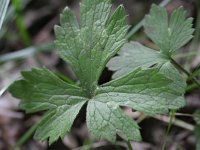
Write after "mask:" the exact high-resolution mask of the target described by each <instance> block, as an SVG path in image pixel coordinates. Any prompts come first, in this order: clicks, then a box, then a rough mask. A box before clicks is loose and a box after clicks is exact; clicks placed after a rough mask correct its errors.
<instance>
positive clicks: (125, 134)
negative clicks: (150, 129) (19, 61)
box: [10, 0, 185, 144]
mask: <svg viewBox="0 0 200 150" xmlns="http://www.w3.org/2000/svg"><path fill="white" fill-rule="evenodd" d="M80 9H81V11H80V12H81V15H80V16H81V18H80V23H78V22H77V19H76V17H75V16H74V15H73V13H72V12H71V11H70V10H69V9H68V8H67V9H65V10H64V12H63V14H62V15H61V17H60V22H61V26H56V27H55V33H56V42H55V43H56V45H57V48H58V49H59V54H60V56H61V57H62V58H63V59H64V60H65V61H66V62H67V63H69V64H70V65H71V67H72V69H73V70H74V72H75V74H76V75H77V77H78V79H79V80H80V85H79V86H76V85H72V84H69V83H67V82H66V81H64V80H62V79H61V78H59V77H58V76H57V75H55V74H54V73H52V72H50V71H49V70H47V69H33V70H31V71H23V72H22V76H23V79H21V80H19V81H16V82H15V83H14V84H12V85H11V87H10V92H11V93H12V95H13V96H15V97H16V98H19V99H21V103H20V106H21V108H22V109H23V110H25V111H26V112H29V113H33V112H39V111H46V114H45V116H44V119H42V121H41V122H40V124H39V126H38V128H37V130H36V133H35V138H36V139H39V140H42V141H44V140H48V141H49V143H50V144H51V143H53V142H55V141H56V140H57V139H58V138H59V137H61V138H62V137H64V135H65V134H66V133H67V132H68V131H69V130H70V128H71V126H72V124H73V122H74V120H75V118H76V116H77V114H78V113H79V111H80V109H81V108H82V106H83V105H84V104H86V103H87V112H86V113H87V114H86V123H87V126H88V130H89V131H90V132H91V133H92V135H94V136H95V137H96V138H105V139H107V140H109V141H112V142H114V141H115V140H116V135H119V136H120V137H122V138H124V139H125V140H135V141H139V140H141V135H140V131H139V127H138V125H137V124H136V123H135V122H134V121H133V120H132V119H131V118H129V117H128V116H126V115H125V114H124V113H123V111H122V110H121V108H120V107H121V106H128V107H130V108H133V109H134V110H138V111H142V112H145V113H150V114H155V113H167V112H168V110H169V109H178V108H180V107H182V106H184V104H185V102H184V99H183V94H182V93H179V92H177V91H176V90H175V89H174V88H171V87H170V86H171V84H172V83H173V81H172V80H171V79H170V78H167V77H166V76H164V75H163V74H162V73H160V70H164V71H165V72H167V69H162V67H163V66H162V65H161V66H159V67H157V68H152V69H145V70H142V69H141V68H139V69H134V70H133V71H130V72H127V73H125V74H123V75H122V74H121V76H120V77H118V78H117V79H115V80H113V81H111V82H108V83H106V84H104V85H98V84H97V83H98V80H99V76H100V75H101V73H102V70H103V69H104V68H105V65H106V63H107V62H108V61H109V60H110V59H111V57H113V56H114V55H115V54H116V53H117V52H118V50H119V49H120V48H121V46H122V45H123V44H124V42H125V34H126V32H127V29H128V26H127V25H126V15H125V13H124V8H123V7H122V6H119V7H118V8H117V9H116V10H115V11H114V13H110V11H111V4H110V2H109V0H95V1H94V0H84V1H83V2H82V3H81V5H80ZM138 46H140V45H138ZM141 49H143V48H141ZM146 49H147V48H146ZM146 49H145V50H144V51H146ZM137 55H138V57H139V54H137ZM145 55H146V54H145ZM148 56H151V53H149V54H148ZM157 56H159V57H157ZM160 56H161V55H160V54H157V53H155V54H154V55H153V56H152V58H151V59H149V62H147V63H146V65H144V66H145V67H146V66H148V67H149V66H151V64H152V65H153V64H154V63H156V61H154V63H152V62H151V61H153V60H154V59H155V60H157V61H158V60H163V61H164V62H166V60H165V59H163V58H162V57H160ZM142 58H144V59H145V58H146V57H145V56H144V57H142ZM144 59H143V60H144ZM122 66H123V65H122ZM133 66H134V65H133ZM135 66H141V63H140V62H139V61H138V63H137V65H135ZM164 68H170V66H168V65H167V67H164ZM164 71H163V72H164Z"/></svg>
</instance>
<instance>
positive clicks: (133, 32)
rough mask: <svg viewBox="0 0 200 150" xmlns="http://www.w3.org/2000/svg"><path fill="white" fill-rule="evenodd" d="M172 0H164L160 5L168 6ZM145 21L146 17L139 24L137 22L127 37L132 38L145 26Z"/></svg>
mask: <svg viewBox="0 0 200 150" xmlns="http://www.w3.org/2000/svg"><path fill="white" fill-rule="evenodd" d="M170 2H171V0H164V1H162V2H161V3H160V4H159V6H162V7H164V6H166V5H167V4H169V3H170ZM143 23H144V19H142V20H141V21H140V22H139V23H138V24H136V25H135V26H134V27H133V28H132V29H131V30H130V31H129V32H128V34H127V35H126V39H130V38H131V37H132V36H133V35H134V34H135V33H136V32H137V31H138V30H140V28H141V27H142V26H143Z"/></svg>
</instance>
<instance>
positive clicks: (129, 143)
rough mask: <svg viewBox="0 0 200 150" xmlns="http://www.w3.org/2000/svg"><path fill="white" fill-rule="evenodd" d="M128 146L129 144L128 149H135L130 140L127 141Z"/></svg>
mask: <svg viewBox="0 0 200 150" xmlns="http://www.w3.org/2000/svg"><path fill="white" fill-rule="evenodd" d="M126 143H127V146H128V150H133V147H132V145H131V142H130V141H127V142H126Z"/></svg>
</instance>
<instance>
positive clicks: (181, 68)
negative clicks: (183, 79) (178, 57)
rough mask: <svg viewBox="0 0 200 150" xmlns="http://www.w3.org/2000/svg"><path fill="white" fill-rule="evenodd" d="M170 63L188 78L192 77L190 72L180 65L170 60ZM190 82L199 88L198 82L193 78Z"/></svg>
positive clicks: (199, 83)
mask: <svg viewBox="0 0 200 150" xmlns="http://www.w3.org/2000/svg"><path fill="white" fill-rule="evenodd" d="M171 62H172V63H173V64H174V65H175V66H176V67H177V68H178V69H179V70H180V71H182V72H183V73H185V74H186V75H187V76H188V77H191V76H192V75H191V74H190V72H188V71H187V70H186V69H184V68H183V67H182V66H181V65H179V64H178V63H177V62H176V61H175V60H174V59H171ZM191 81H192V82H194V83H195V84H196V85H197V86H198V87H200V82H199V81H198V80H197V79H196V78H195V77H192V78H191Z"/></svg>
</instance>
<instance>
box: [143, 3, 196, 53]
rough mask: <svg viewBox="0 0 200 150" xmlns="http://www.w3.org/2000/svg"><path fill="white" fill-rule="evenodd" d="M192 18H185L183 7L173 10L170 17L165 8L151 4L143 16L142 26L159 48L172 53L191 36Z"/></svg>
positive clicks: (192, 30)
mask: <svg viewBox="0 0 200 150" xmlns="http://www.w3.org/2000/svg"><path fill="white" fill-rule="evenodd" d="M192 20H193V19H192V18H188V19H186V12H185V10H184V9H183V7H179V8H178V9H176V10H175V11H173V13H172V15H171V17H170V19H168V14H167V11H166V9H165V8H163V7H160V6H157V5H154V4H153V5H152V7H151V10H150V14H149V15H147V16H146V17H145V21H144V28H145V32H146V34H147V35H148V36H149V37H150V39H151V40H153V42H154V43H156V45H158V46H159V48H160V50H161V51H162V52H163V53H165V54H167V55H168V54H169V53H173V52H174V51H175V50H177V49H179V48H180V47H182V46H183V45H185V44H186V43H187V42H188V41H189V40H190V39H191V38H192V37H193V36H192V34H193V32H194V29H193V28H192Z"/></svg>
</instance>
